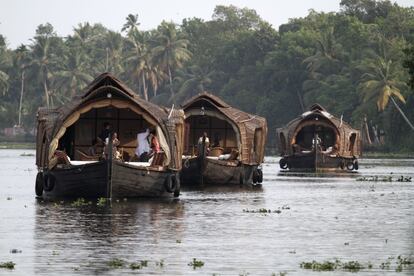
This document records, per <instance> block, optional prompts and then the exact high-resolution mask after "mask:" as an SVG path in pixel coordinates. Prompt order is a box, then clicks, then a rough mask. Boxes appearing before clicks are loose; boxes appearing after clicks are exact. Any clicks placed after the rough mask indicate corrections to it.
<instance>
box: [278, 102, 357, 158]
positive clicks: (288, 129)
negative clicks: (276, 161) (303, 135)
mask: <svg viewBox="0 0 414 276" xmlns="http://www.w3.org/2000/svg"><path fill="white" fill-rule="evenodd" d="M311 124H312V125H317V124H323V125H325V126H328V127H332V128H333V129H334V130H335V133H336V134H337V135H338V136H339V141H338V142H339V146H340V149H341V154H342V155H346V152H347V151H349V150H347V149H348V148H349V136H350V135H351V134H352V133H355V134H356V135H357V140H358V142H357V143H356V144H355V147H356V148H355V153H356V154H357V155H359V154H360V151H361V149H360V143H359V140H360V132H359V130H357V129H354V128H353V127H351V126H350V125H349V124H348V123H346V122H345V121H343V119H342V117H341V118H337V117H335V116H334V115H332V114H331V113H329V112H328V111H327V110H326V109H325V108H324V107H322V106H321V105H320V104H313V105H312V106H311V107H310V109H309V111H306V112H304V113H303V114H301V115H300V116H298V117H296V118H295V119H293V120H292V121H290V122H289V123H288V124H287V125H286V126H284V127H282V128H278V129H277V133H278V140H279V150H280V151H281V152H284V153H286V152H287V153H291V151H292V149H291V144H292V143H293V142H294V141H295V137H296V135H297V133H298V132H299V131H300V130H301V129H302V127H304V126H306V125H311ZM281 134H283V135H284V137H285V139H286V142H287V143H286V144H285V146H283V145H282V144H281V141H280V135H281Z"/></svg>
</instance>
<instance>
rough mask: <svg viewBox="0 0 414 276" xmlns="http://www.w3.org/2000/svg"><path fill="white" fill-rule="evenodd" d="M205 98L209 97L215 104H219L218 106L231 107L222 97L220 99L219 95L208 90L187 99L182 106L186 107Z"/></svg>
mask: <svg viewBox="0 0 414 276" xmlns="http://www.w3.org/2000/svg"><path fill="white" fill-rule="evenodd" d="M203 98H207V99H209V100H211V101H212V102H213V103H214V104H215V105H217V107H221V108H227V107H230V105H228V104H227V103H226V102H224V101H223V100H222V99H220V98H219V97H217V96H215V95H213V94H212V93H209V92H207V91H203V92H200V93H198V94H197V95H195V96H193V97H191V98H190V99H188V100H187V101H185V102H184V103H183V104H182V105H181V107H182V108H185V107H187V106H189V105H190V104H192V103H194V102H195V101H198V100H201V99H203Z"/></svg>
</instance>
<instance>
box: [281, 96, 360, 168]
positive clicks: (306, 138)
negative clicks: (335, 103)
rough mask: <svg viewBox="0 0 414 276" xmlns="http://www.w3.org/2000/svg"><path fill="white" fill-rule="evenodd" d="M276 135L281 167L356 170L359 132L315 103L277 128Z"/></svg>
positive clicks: (358, 152)
mask: <svg viewBox="0 0 414 276" xmlns="http://www.w3.org/2000/svg"><path fill="white" fill-rule="evenodd" d="M277 138H278V147H279V151H280V154H281V156H282V158H281V159H280V162H279V164H280V168H281V169H289V170H310V171H324V170H345V169H346V170H347V171H352V170H358V160H357V158H358V157H359V155H360V154H361V136H360V132H359V131H358V130H356V129H353V128H352V127H351V126H350V125H348V124H347V123H345V122H343V121H342V118H340V119H339V118H336V117H334V116H333V115H331V114H330V113H328V112H327V111H326V110H325V109H324V108H323V107H321V106H320V105H318V104H315V105H313V106H312V107H311V108H310V111H307V112H305V113H303V114H302V115H301V116H299V117H298V118H296V119H294V120H292V121H291V122H289V123H288V124H287V125H286V126H285V127H283V128H278V129H277Z"/></svg>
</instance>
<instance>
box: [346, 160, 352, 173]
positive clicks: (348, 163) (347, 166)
mask: <svg viewBox="0 0 414 276" xmlns="http://www.w3.org/2000/svg"><path fill="white" fill-rule="evenodd" d="M346 168H347V169H348V170H349V171H352V170H353V169H354V162H353V161H348V162H347V163H346Z"/></svg>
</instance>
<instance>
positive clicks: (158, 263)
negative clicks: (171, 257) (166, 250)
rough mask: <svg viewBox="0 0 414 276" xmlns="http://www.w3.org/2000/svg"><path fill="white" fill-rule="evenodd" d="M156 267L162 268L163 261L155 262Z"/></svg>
mask: <svg viewBox="0 0 414 276" xmlns="http://www.w3.org/2000/svg"><path fill="white" fill-rule="evenodd" d="M155 265H156V266H159V267H164V260H160V261H159V262H155Z"/></svg>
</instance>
